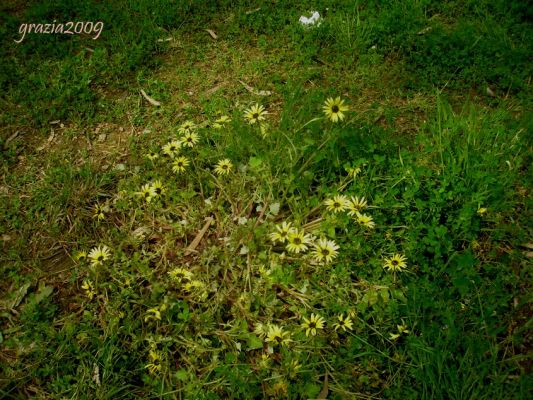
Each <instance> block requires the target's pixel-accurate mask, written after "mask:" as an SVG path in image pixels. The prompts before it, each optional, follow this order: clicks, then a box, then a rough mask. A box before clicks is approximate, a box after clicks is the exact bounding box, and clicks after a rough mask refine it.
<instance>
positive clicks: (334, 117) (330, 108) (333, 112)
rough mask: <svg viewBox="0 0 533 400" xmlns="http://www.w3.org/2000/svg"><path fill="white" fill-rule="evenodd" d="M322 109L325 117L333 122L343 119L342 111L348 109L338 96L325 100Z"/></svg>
mask: <svg viewBox="0 0 533 400" xmlns="http://www.w3.org/2000/svg"><path fill="white" fill-rule="evenodd" d="M323 110H324V114H326V117H328V118H329V119H330V120H331V121H333V122H337V121H339V120H341V121H342V120H343V119H344V114H343V112H344V111H348V107H346V106H345V105H344V100H341V98H340V97H337V98H336V99H333V98H331V97H330V98H329V99H327V100H326V102H325V105H324V107H323Z"/></svg>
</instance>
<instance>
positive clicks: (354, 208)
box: [348, 196, 367, 216]
mask: <svg viewBox="0 0 533 400" xmlns="http://www.w3.org/2000/svg"><path fill="white" fill-rule="evenodd" d="M366 204H367V203H366V200H365V198H364V197H361V198H359V197H357V196H356V197H353V196H352V197H350V200H348V215H350V216H354V215H356V213H358V212H359V211H362V210H363V208H365V207H366Z"/></svg>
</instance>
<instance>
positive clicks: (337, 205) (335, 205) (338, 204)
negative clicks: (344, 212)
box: [333, 202, 341, 208]
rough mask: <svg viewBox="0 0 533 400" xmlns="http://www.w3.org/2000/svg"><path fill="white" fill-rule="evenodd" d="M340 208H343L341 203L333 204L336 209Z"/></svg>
mask: <svg viewBox="0 0 533 400" xmlns="http://www.w3.org/2000/svg"><path fill="white" fill-rule="evenodd" d="M340 206H341V203H339V202H335V203H333V207H335V208H338V207H340Z"/></svg>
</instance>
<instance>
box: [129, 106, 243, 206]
mask: <svg viewBox="0 0 533 400" xmlns="http://www.w3.org/2000/svg"><path fill="white" fill-rule="evenodd" d="M230 121H231V119H230V118H229V117H228V116H226V115H223V116H221V117H220V118H218V119H217V120H216V121H215V122H214V124H213V127H214V128H215V129H222V128H223V127H224V126H225V125H226V124H227V123H228V122H230ZM197 128H198V127H197V125H196V124H195V123H194V122H193V121H185V122H184V123H183V124H181V125H180V127H179V128H178V134H179V135H181V136H179V137H178V138H177V139H174V140H171V141H169V142H168V143H166V144H165V145H164V146H162V148H161V153H162V154H163V155H165V156H167V157H169V158H170V159H171V160H172V171H173V172H174V173H176V174H180V173H182V172H185V171H186V169H187V167H189V165H190V164H191V161H190V160H189V158H187V157H186V156H184V155H181V154H180V151H181V149H182V148H186V147H189V148H192V147H194V146H195V145H196V144H197V143H198V142H199V140H200V135H199V134H198V132H197ZM146 157H147V158H148V159H150V160H151V161H154V160H156V159H158V158H159V155H158V154H157V153H156V152H154V151H151V152H150V153H148V154H147V155H146ZM232 168H233V164H232V163H231V161H230V160H229V159H227V158H226V159H223V160H219V161H218V162H217V163H216V164H215V166H214V171H215V173H216V174H218V175H226V174H229V172H230V171H231V169H232ZM138 193H139V194H140V196H141V197H143V198H144V199H145V200H146V201H147V202H150V201H151V200H152V199H153V198H154V197H155V196H154V195H153V193H152V191H151V190H150V185H144V186H143V187H142V188H141V191H140V192H138Z"/></svg>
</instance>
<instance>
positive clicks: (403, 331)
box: [389, 321, 409, 340]
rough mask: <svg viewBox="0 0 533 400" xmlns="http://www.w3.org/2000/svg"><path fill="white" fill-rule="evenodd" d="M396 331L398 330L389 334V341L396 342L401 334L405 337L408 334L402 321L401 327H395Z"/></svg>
mask: <svg viewBox="0 0 533 400" xmlns="http://www.w3.org/2000/svg"><path fill="white" fill-rule="evenodd" d="M396 329H398V333H390V334H389V339H391V340H396V339H398V338H399V337H400V336H401V335H402V334H405V335H407V334H408V333H409V330H408V329H407V326H405V325H404V323H403V321H402V324H401V325H396Z"/></svg>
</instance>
